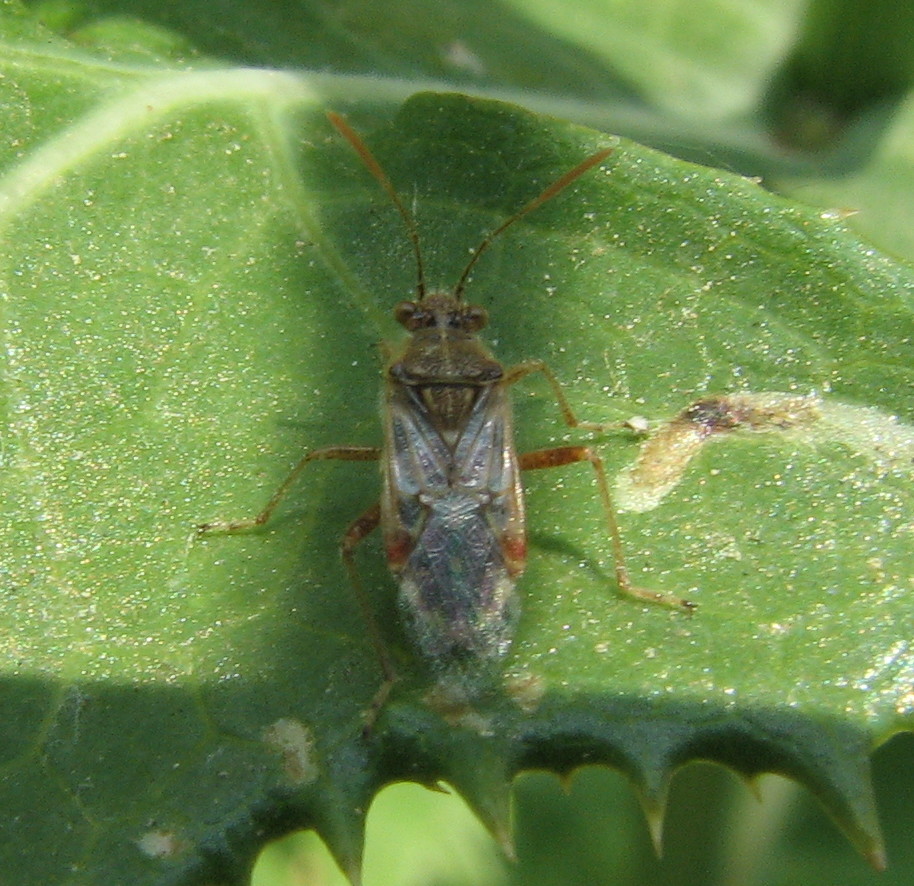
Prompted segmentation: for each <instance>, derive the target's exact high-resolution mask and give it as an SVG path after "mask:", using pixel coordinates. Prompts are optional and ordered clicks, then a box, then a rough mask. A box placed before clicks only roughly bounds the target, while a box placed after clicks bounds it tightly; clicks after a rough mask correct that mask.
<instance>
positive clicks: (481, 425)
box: [381, 383, 524, 662]
mask: <svg viewBox="0 0 914 886" xmlns="http://www.w3.org/2000/svg"><path fill="white" fill-rule="evenodd" d="M386 405H387V409H386V416H387V417H386V428H385V433H386V444H387V451H386V458H385V462H384V471H385V483H384V492H383V495H382V502H381V508H382V526H383V531H384V537H385V544H386V547H387V554H388V561H389V563H390V567H391V569H392V571H393V572H394V573H395V574H396V575H397V576H398V578H399V581H400V596H401V604H402V606H403V609H404V612H405V613H406V615H407V620H408V621H409V622H410V623H411V624H412V626H413V629H414V633H415V635H416V640H417V642H418V644H419V646H420V648H421V649H422V651H423V653H424V654H425V655H426V656H427V657H428V658H429V659H430V660H432V661H439V662H440V661H448V660H454V659H455V658H460V659H466V660H470V659H480V660H492V659H494V658H498V657H499V656H500V655H502V654H503V653H504V652H505V651H507V648H508V645H509V643H510V635H511V631H512V629H513V626H514V621H515V615H516V602H515V597H514V580H515V579H516V577H517V576H518V575H519V574H520V572H521V571H522V570H523V566H524V527H523V524H524V519H523V516H524V515H523V497H522V492H521V487H520V478H519V468H518V465H517V459H516V456H515V454H514V447H513V440H512V432H511V431H512V429H511V411H510V403H509V402H508V398H507V392H506V390H505V389H504V388H502V387H501V386H500V385H492V386H486V387H482V388H480V389H479V390H478V394H477V398H476V401H475V403H474V406H473V408H472V410H471V411H470V414H469V415H468V417H467V421H466V423H465V425H464V427H463V429H462V430H461V431H460V432H459V435H458V436H457V438H456V440H454V441H451V442H450V443H449V441H448V440H446V439H445V436H444V435H443V434H442V433H441V432H440V431H439V429H438V428H437V427H436V425H435V423H434V417H433V415H432V413H431V412H430V411H429V409H428V407H427V406H426V404H425V402H424V401H423V398H422V395H421V393H420V392H419V391H418V390H417V389H416V388H413V387H409V386H406V385H399V384H396V383H390V384H389V385H388V392H387V404H386Z"/></svg>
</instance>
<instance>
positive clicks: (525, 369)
mask: <svg viewBox="0 0 914 886" xmlns="http://www.w3.org/2000/svg"><path fill="white" fill-rule="evenodd" d="M534 372H541V373H542V374H543V375H544V376H545V377H546V381H547V382H549V387H551V388H552V393H553V395H554V396H555V402H556V403H558V406H559V409H560V410H561V412H562V418H563V419H564V420H565V424H566V425H568V427H569V428H582V429H583V430H585V431H608V430H611V429H613V428H621V427H622V422H596V421H581V420H580V419H579V418H578V417H577V416H576V415H575V413H574V410H573V409H572V408H571V404H570V403H569V402H568V398H567V397H566V396H565V390H564V389H563V388H562V384H561V382H560V381H559V380H558V379H557V378H556V377H555V373H554V372H553V371H552V370H551V369H550V368H549V365H548V364H547V363H545V362H543V361H542V360H525V361H524V362H523V363H518V364H517V365H516V366H512V367H510V368H509V369H508V371H507V372H506V373H505V377H504V384H506V385H513V384H515V383H516V382H519V381H520V380H521V379H522V378H526V377H527V376H528V375H532V374H533V373H534Z"/></svg>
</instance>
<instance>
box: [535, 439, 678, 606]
mask: <svg viewBox="0 0 914 886" xmlns="http://www.w3.org/2000/svg"><path fill="white" fill-rule="evenodd" d="M519 461H520V467H521V470H525V471H530V470H538V469H539V468H558V467H561V466H563V465H571V464H576V463H578V462H582V461H589V462H590V464H591V467H592V468H593V470H594V473H595V474H596V476H597V487H598V489H599V490H600V499H601V501H602V502H603V512H604V513H605V515H606V525H607V528H608V530H609V538H610V541H611V543H612V549H613V560H614V562H615V570H616V581H617V582H618V585H619V590H620V591H621V592H622V593H623V594H625V596H626V597H632V598H633V599H635V600H643V601H645V602H648V603H659V604H660V605H661V606H670V607H672V608H673V609H680V610H682V611H683V612H689V613H690V612H692V611H693V610H694V609H695V604H694V603H690V602H689V601H688V600H683V599H682V598H681V597H676V596H673V595H672V594H664V593H661V592H660V591H651V590H647V589H645V588H639V587H637V586H636V585H634V584H633V583H632V580H631V577H630V576H629V572H628V567H627V566H626V564H625V552H624V551H623V549H622V535H621V533H620V532H619V522H618V520H617V519H616V510H615V508H614V507H613V501H612V496H611V495H610V494H609V483H608V482H607V480H606V470H605V468H604V467H603V459H602V458H600V456H599V455H598V454H597V453H596V452H595V451H594V450H593V449H591V448H590V447H589V446H556V447H553V448H552V449H538V450H536V451H534V452H527V453H524V454H523V455H521V456H520V459H519Z"/></svg>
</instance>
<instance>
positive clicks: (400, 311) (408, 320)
mask: <svg viewBox="0 0 914 886" xmlns="http://www.w3.org/2000/svg"><path fill="white" fill-rule="evenodd" d="M418 313H421V310H420V308H419V305H417V304H416V303H415V302H414V301H401V302H400V304H398V305H397V306H396V307H395V308H394V318H395V319H396V321H397V323H399V324H400V325H401V326H405V327H406V328H407V329H415V328H416V326H415V322H416V314H418Z"/></svg>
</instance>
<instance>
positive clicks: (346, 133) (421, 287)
mask: <svg viewBox="0 0 914 886" xmlns="http://www.w3.org/2000/svg"><path fill="white" fill-rule="evenodd" d="M327 119H328V120H329V121H330V122H331V123H332V124H333V125H334V127H336V129H337V131H338V132H339V133H340V135H342V136H343V138H345V139H346V141H348V142H349V144H350V145H352V147H353V148H354V149H355V152H356V153H357V154H358V155H359V157H360V158H361V160H362V162H363V163H364V164H365V167H366V168H367V169H368V171H369V172H370V173H371V174H372V175H373V176H374V177H375V178H376V179H377V180H378V183H379V184H380V185H381V187H382V188H383V189H384V190H385V192H386V193H387V196H388V197H390V199H391V200H392V201H393V204H394V206H396V207H397V211H398V212H399V213H400V217H401V218H402V219H403V222H404V224H405V225H406V233H407V235H408V236H409V239H410V242H411V243H412V244H413V252H414V254H415V256H416V272H417V278H416V292H417V294H418V299H419V301H422V299H424V298H425V291H426V290H425V265H424V263H423V261H422V248H421V246H420V245H419V229H418V228H417V227H416V219H415V217H414V216H413V214H412V213H411V212H410V211H409V210H408V209H407V208H406V206H405V205H404V204H403V201H402V200H401V199H400V195H399V194H398V193H397V191H396V189H395V188H394V186H393V184H392V183H391V181H390V179H389V178H388V177H387V173H386V172H384V170H383V169H382V168H381V164H380V163H378V161H377V160H376V159H375V156H374V154H372V153H371V151H370V150H368V146H367V145H366V144H365V142H363V141H362V139H361V138H360V137H359V135H358V133H357V132H356V131H355V130H354V129H353V128H352V127H351V126H350V125H349V124H348V123H347V122H346V121H345V120H344V119H343V118H342V117H341V116H340V115H339V114H337V113H335V112H334V111H328V112H327ZM612 152H613V148H603V149H602V150H600V151H597V153H596V154H592V155H591V156H590V157H588V158H587V159H586V160H584V161H583V162H582V163H579V164H578V165H577V166H575V168H574V169H572V170H570V171H569V172H566V173H565V174H564V175H562V176H560V177H559V178H557V179H556V180H555V181H554V182H553V183H552V184H551V185H549V186H548V187H547V188H546V189H545V190H544V191H543V192H542V193H541V194H540V195H539V196H538V197H534V198H533V199H532V200H531V201H530V202H529V203H527V204H526V206H523V207H521V208H520V209H519V210H518V211H517V212H515V213H514V215H512V216H511V217H510V218H509V219H507V221H504V222H502V223H501V224H500V225H499V226H498V227H497V228H495V230H494V231H492V232H491V233H490V234H487V235H486V236H485V237H484V238H483V240H482V242H481V243H480V244H479V246H477V247H476V249H475V250H474V251H473V256H472V258H470V260H469V262H467V266H466V267H465V268H464V269H463V273H462V274H461V275H460V278H459V279H458V280H457V285H456V286H455V287H454V291H453V297H454V299H455V300H456V301H460V300H461V299H462V298H463V291H464V289H466V286H467V281H468V279H469V276H470V272H471V271H472V270H473V268H474V267H476V262H478V261H479V259H480V257H481V256H482V254H483V253H484V252H485V251H486V250H487V249H488V248H489V247H490V246H491V245H492V241H493V240H495V238H496V237H498V236H499V234H502V233H504V231H506V230H507V229H508V228H510V227H511V225H513V224H514V223H515V222H516V221H519V220H520V219H522V218H523V217H524V216H525V215H528V214H529V213H531V212H533V210H534V209H539V207H540V206H542V205H543V204H544V203H545V202H546V201H548V200H551V199H552V198H553V197H554V196H555V195H556V194H558V193H559V192H560V191H563V190H564V189H565V188H567V187H568V185H570V184H571V183H572V182H573V181H575V179H578V178H580V177H581V176H582V175H583V174H584V173H585V172H587V171H588V170H589V169H592V168H593V167H594V166H596V165H597V164H599V163H602V162H603V161H604V160H605V159H606V158H607V157H608V156H609V155H610V154H611V153H612Z"/></svg>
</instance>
